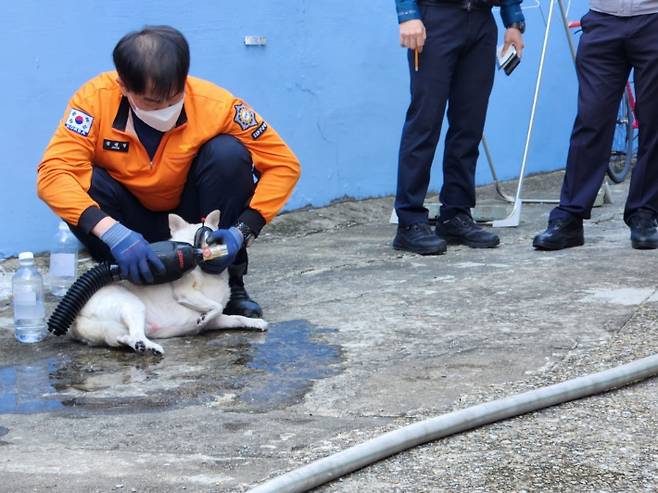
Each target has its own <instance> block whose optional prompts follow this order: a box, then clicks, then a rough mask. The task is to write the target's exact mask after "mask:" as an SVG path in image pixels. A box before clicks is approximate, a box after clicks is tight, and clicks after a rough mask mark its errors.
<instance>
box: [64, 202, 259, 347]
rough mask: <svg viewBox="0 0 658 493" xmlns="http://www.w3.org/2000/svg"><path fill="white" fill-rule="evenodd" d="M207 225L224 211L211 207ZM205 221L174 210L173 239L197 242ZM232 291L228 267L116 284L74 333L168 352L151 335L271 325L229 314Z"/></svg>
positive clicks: (100, 294)
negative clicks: (154, 280) (169, 279)
mask: <svg viewBox="0 0 658 493" xmlns="http://www.w3.org/2000/svg"><path fill="white" fill-rule="evenodd" d="M205 224H206V226H210V227H211V228H212V229H213V230H214V229H217V225H218V224H219V211H217V210H215V211H213V212H211V213H210V214H209V215H208V217H207V219H206V223H205ZM200 226H201V225H200V224H195V225H192V224H188V223H187V222H186V221H185V220H184V219H183V218H181V217H180V216H177V215H176V214H170V215H169V229H170V230H171V235H172V240H175V241H182V242H186V243H193V242H194V233H195V232H196V231H197V229H198V228H199V227H200ZM230 293H231V291H230V288H229V285H228V274H227V272H226V271H224V272H223V273H221V274H219V275H217V274H207V273H205V272H203V271H202V270H201V269H200V268H199V267H196V268H195V269H194V270H191V271H189V272H187V273H186V274H184V275H183V277H181V278H180V279H178V280H176V281H174V282H171V283H167V284H159V285H155V286H137V285H134V284H131V283H129V282H121V283H116V284H111V285H109V286H105V287H103V288H102V289H99V290H98V291H97V292H96V293H94V295H93V296H92V297H91V298H90V299H89V301H88V302H87V304H86V305H85V306H84V307H83V308H82V310H81V311H80V313H79V315H78V317H77V318H76V319H75V321H74V322H73V324H72V326H71V330H70V334H71V335H72V336H73V337H74V338H76V339H79V340H81V341H83V342H86V343H87V344H90V345H103V344H107V345H109V346H115V347H116V346H121V345H125V346H130V347H131V348H133V349H134V350H135V351H136V352H139V353H144V352H146V351H149V352H151V353H154V354H162V353H164V350H163V349H162V346H160V345H159V344H156V343H154V342H152V341H150V340H149V339H148V338H149V337H151V338H154V339H157V338H166V337H177V336H186V335H196V334H198V333H199V332H201V331H202V330H206V329H230V328H237V327H246V328H252V329H258V330H265V329H267V322H266V321H265V320H263V319H260V318H247V317H241V316H239V315H224V314H223V313H222V311H223V310H224V306H226V303H227V302H228V300H229V297H230Z"/></svg>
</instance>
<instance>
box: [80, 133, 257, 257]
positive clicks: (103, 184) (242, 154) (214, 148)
mask: <svg viewBox="0 0 658 493" xmlns="http://www.w3.org/2000/svg"><path fill="white" fill-rule="evenodd" d="M252 168H253V165H252V161H251V155H250V154H249V151H248V150H247V149H246V148H245V147H244V146H243V145H242V144H241V143H240V141H238V140H237V139H236V138H235V137H232V136H229V135H218V136H217V137H215V138H213V139H211V140H209V141H208V142H206V143H205V144H204V145H203V146H202V147H201V149H200V150H199V154H198V155H197V157H196V158H195V159H194V161H193V162H192V165H191V167H190V170H189V172H188V175H187V181H186V182H185V188H184V189H183V194H182V196H181V202H180V204H179V206H178V207H177V208H176V209H175V210H173V211H171V212H175V213H176V214H178V215H179V216H181V217H182V218H183V219H185V220H186V221H187V222H189V223H198V222H201V217H203V216H206V215H207V214H208V213H210V212H212V211H213V210H215V209H219V210H220V222H219V227H220V228H228V227H230V226H232V225H233V224H234V223H235V221H236V220H237V218H238V216H239V215H240V213H241V212H242V211H244V209H245V208H246V207H247V206H248V204H249V201H250V199H251V197H252V195H253V194H254V189H255V184H254V175H253V171H252ZM88 193H89V195H90V196H91V197H92V198H93V199H94V200H95V201H96V202H98V204H99V205H100V208H101V209H102V210H103V211H104V212H105V213H107V214H108V215H110V216H112V217H113V218H114V219H116V220H117V221H119V222H120V223H121V224H123V225H124V226H126V227H127V228H130V229H132V230H133V231H137V232H139V233H141V234H142V235H143V236H144V238H145V239H146V240H147V241H149V242H154V241H161V240H167V239H169V238H170V237H171V234H170V232H169V220H168V214H169V213H168V212H153V211H151V210H149V209H146V208H145V207H144V206H143V205H142V204H141V203H140V202H139V200H137V198H136V197H135V196H134V195H133V194H131V193H130V192H129V191H128V190H127V189H126V188H125V187H124V186H123V185H122V184H121V183H119V182H118V181H116V180H115V179H114V178H112V177H111V176H110V175H109V174H108V173H107V171H105V170H104V169H103V168H100V167H94V171H93V175H92V179H91V187H90V189H89V192H88ZM71 231H73V233H74V234H75V236H77V237H78V239H79V240H80V241H81V242H82V243H83V244H84V245H85V246H86V247H87V249H88V250H89V252H90V253H91V255H92V256H93V257H94V258H95V259H96V260H99V261H100V260H112V259H113V257H112V254H111V253H110V249H109V248H108V247H107V245H105V243H103V242H102V241H101V240H99V239H98V238H97V237H96V236H94V235H92V234H86V233H85V232H83V231H82V230H81V229H80V228H77V227H71ZM246 257H247V255H246V250H245V249H242V250H241V251H240V253H239V254H238V257H237V258H236V260H235V263H236V264H242V263H245V262H246Z"/></svg>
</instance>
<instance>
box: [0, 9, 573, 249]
mask: <svg viewBox="0 0 658 493" xmlns="http://www.w3.org/2000/svg"><path fill="white" fill-rule="evenodd" d="M570 8H571V12H572V14H573V15H572V17H579V16H580V15H582V14H583V13H584V12H585V11H586V4H585V2H584V1H583V0H577V3H574V5H573V6H571V7H570ZM547 9H548V3H547V0H542V2H541V5H540V4H539V3H537V2H534V3H533V2H526V4H525V12H526V16H527V20H528V26H529V32H528V34H527V37H526V44H527V49H526V53H525V56H524V59H523V63H522V64H521V66H520V67H519V68H518V69H517V71H516V72H515V73H514V75H513V76H512V77H509V78H508V77H505V76H504V75H503V74H502V73H499V74H498V75H497V79H496V84H495V88H494V93H493V95H492V101H491V106H490V111H489V116H488V120H487V127H486V135H487V136H488V138H489V142H490V144H491V147H492V150H493V153H494V157H495V160H496V166H497V169H498V172H499V175H500V177H501V178H511V177H514V176H515V175H516V174H517V173H518V167H519V163H520V159H521V156H522V151H523V144H524V136H525V132H526V129H527V126H528V117H529V111H530V101H531V98H532V93H533V90H534V78H535V76H536V72H537V65H538V59H539V52H540V46H541V41H542V37H543V31H544V25H545V24H544V22H545V21H544V19H545V17H546V14H547ZM144 24H171V25H173V26H175V27H177V28H178V29H180V30H181V31H182V32H183V33H184V34H185V35H186V36H187V38H188V40H189V42H190V45H191V50H192V68H191V72H192V73H193V74H194V75H197V76H200V77H203V78H206V79H209V80H212V81H214V82H216V83H218V84H219V85H222V86H224V87H226V88H227V89H229V90H231V91H232V92H234V93H235V94H237V95H239V96H241V97H243V98H244V99H246V100H247V101H248V102H249V103H251V104H252V105H253V106H254V107H255V108H256V109H257V110H258V111H259V112H260V113H262V114H263V115H264V116H265V117H266V118H267V119H268V120H269V121H270V123H271V124H272V125H273V126H274V127H276V128H277V130H278V131H279V132H280V133H281V134H282V136H283V137H284V138H285V139H286V140H287V141H288V143H289V144H290V145H291V147H292V148H293V149H294V150H295V152H296V153H297V155H298V156H299V157H300V159H301V161H302V165H303V177H302V179H301V181H300V183H299V185H298V187H297V189H296V190H295V193H294V195H293V197H292V198H291V200H290V202H289V203H288V206H287V209H294V208H298V207H302V206H305V205H308V204H313V205H315V206H321V205H325V204H327V203H329V202H330V201H331V200H333V199H336V198H340V197H344V196H352V197H356V198H364V197H371V196H379V195H388V194H392V193H393V192H394V190H395V180H396V172H397V159H396V156H397V148H398V142H399V136H400V130H401V126H402V120H403V115H404V111H405V109H406V105H407V103H408V74H407V71H406V61H405V54H404V50H402V49H401V48H400V47H399V44H398V28H397V20H396V17H395V9H394V6H393V0H377V1H375V0H370V1H365V0H331V1H329V0H324V1H319V0H313V1H311V0H251V1H249V2H244V3H238V2H228V1H222V0H214V1H211V0H195V1H177V2H163V1H156V0H142V1H139V2H136V1H128V0H114V1H112V2H107V1H103V2H100V1H97V0H88V1H86V2H80V1H72V0H58V1H56V2H50V1H37V0H23V1H21V2H6V4H4V5H3V28H2V29H1V30H0V59H1V60H2V62H3V64H2V70H1V71H0V87H2V88H3V91H2V92H3V95H4V98H5V100H4V104H3V106H4V107H5V118H3V119H1V120H0V136H1V137H0V138H1V139H2V141H1V149H2V158H1V160H0V171H1V173H2V180H0V209H1V210H2V211H3V228H2V233H1V234H0V257H6V256H9V255H14V254H16V253H17V252H18V251H20V250H23V249H32V250H34V251H41V250H46V249H48V248H49V245H50V238H51V236H52V235H53V234H54V232H55V230H56V223H57V219H56V218H55V216H54V215H53V214H52V212H50V210H49V209H48V208H47V207H46V206H45V205H44V204H42V203H41V202H40V201H39V199H38V198H37V197H36V192H35V169H36V165H37V164H38V162H39V160H40V158H41V155H42V152H43V149H44V148H45V146H46V144H47V143H48V140H49V139H50V136H51V135H52V132H53V130H54V128H55V126H56V125H57V123H58V121H59V119H60V118H61V117H62V113H63V111H64V108H65V105H66V102H67V100H68V98H69V97H70V96H71V94H72V93H73V92H74V91H75V90H76V89H77V88H78V87H79V86H80V85H81V84H83V83H84V82H85V81H86V80H88V79H90V78H92V77H93V76H94V75H96V74H97V73H99V72H101V71H104V70H108V69H112V63H111V51H112V48H113V47H114V45H115V43H116V41H117V40H118V39H119V38H120V37H121V36H122V35H123V34H125V33H126V32H127V31H130V30H134V29H138V28H140V27H141V26H142V25H144ZM553 33H554V36H553V38H552V41H551V45H550V49H549V59H548V66H547V73H546V77H545V82H544V85H543V91H542V98H541V101H540V104H539V107H538V115H537V126H536V132H535V139H534V141H533V144H532V147H531V153H530V161H529V163H530V164H529V171H530V172H537V171H544V170H551V169H557V168H560V167H562V166H563V163H564V158H565V155H566V148H567V141H568V135H569V131H570V127H571V124H572V121H573V117H574V108H575V97H576V84H575V75H574V71H573V67H572V65H571V64H570V63H571V62H570V60H569V55H568V51H567V46H566V42H565V36H564V33H563V31H562V28H561V26H560V25H558V24H557V23H556V24H555V25H554V28H553ZM250 34H253V35H263V36H266V37H267V40H268V43H267V46H266V47H264V48H260V47H246V46H244V44H243V39H244V36H245V35H250ZM501 36H502V31H501ZM440 155H441V149H440V148H439V151H438V152H437V156H439V157H440ZM435 169H436V170H437V172H435V173H434V174H433V177H432V185H431V188H432V189H433V190H438V188H439V187H440V185H441V173H440V172H438V171H439V170H440V161H438V160H437V166H435ZM477 181H478V183H487V182H490V181H491V176H490V174H489V171H488V169H487V166H486V163H485V162H484V161H481V163H480V169H479V171H478V175H477ZM556 193H557V192H556Z"/></svg>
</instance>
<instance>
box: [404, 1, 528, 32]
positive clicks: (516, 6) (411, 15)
mask: <svg viewBox="0 0 658 493" xmlns="http://www.w3.org/2000/svg"><path fill="white" fill-rule="evenodd" d="M521 2H522V0H501V5H500V18H501V19H502V20H503V25H504V26H505V27H509V26H511V25H512V24H513V23H515V22H525V18H524V17H523V11H522V10H521ZM395 7H396V9H397V11H398V22H404V21H408V20H411V19H420V10H419V9H418V2H417V1H416V0H395Z"/></svg>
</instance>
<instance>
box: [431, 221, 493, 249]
mask: <svg viewBox="0 0 658 493" xmlns="http://www.w3.org/2000/svg"><path fill="white" fill-rule="evenodd" d="M436 234H437V235H438V236H439V237H440V238H443V239H444V240H446V241H447V242H448V243H449V244H451V245H467V246H470V247H471V248H495V247H497V246H498V245H499V244H500V238H498V236H497V235H496V234H494V233H492V232H491V231H486V230H484V229H482V228H481V227H480V226H478V225H477V224H475V222H474V221H473V218H472V217H471V216H470V215H468V214H466V213H463V212H460V213H459V214H457V215H455V216H454V217H452V218H450V219H445V220H443V219H441V218H439V219H438V221H437V223H436Z"/></svg>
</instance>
